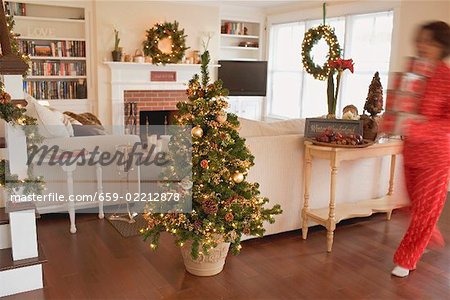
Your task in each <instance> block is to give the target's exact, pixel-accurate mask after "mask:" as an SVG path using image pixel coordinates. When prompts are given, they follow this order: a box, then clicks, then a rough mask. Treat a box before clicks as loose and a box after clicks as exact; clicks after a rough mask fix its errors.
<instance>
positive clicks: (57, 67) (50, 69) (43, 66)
mask: <svg viewBox="0 0 450 300" xmlns="http://www.w3.org/2000/svg"><path fill="white" fill-rule="evenodd" d="M31 75H32V76H85V75H86V63H85V62H84V61H83V62H60V61H56V62H52V61H33V62H32V63H31Z"/></svg>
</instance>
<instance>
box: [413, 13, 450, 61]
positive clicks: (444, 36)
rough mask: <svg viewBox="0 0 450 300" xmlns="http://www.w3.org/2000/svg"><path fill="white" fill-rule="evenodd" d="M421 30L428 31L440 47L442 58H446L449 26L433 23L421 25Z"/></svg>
mask: <svg viewBox="0 0 450 300" xmlns="http://www.w3.org/2000/svg"><path fill="white" fill-rule="evenodd" d="M420 29H421V30H428V31H430V32H431V34H432V36H433V40H435V41H436V42H437V43H439V45H441V46H442V49H443V54H442V58H446V57H447V56H448V55H449V54H450V26H449V25H448V24H447V23H445V22H442V21H434V22H430V23H427V24H424V25H422V27H420Z"/></svg>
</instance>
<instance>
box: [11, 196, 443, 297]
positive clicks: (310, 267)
mask: <svg viewBox="0 0 450 300" xmlns="http://www.w3.org/2000/svg"><path fill="white" fill-rule="evenodd" d="M68 222H69V221H68V216H67V215H43V216H42V218H41V219H40V220H39V221H38V226H39V241H40V243H41V244H42V248H43V249H44V251H45V254H46V256H47V259H48V263H47V264H45V266H44V280H45V288H44V289H42V290H38V291H33V292H28V293H23V294H19V295H15V296H11V297H8V299H94V298H97V299H100V298H103V299H161V298H164V299H294V298H295V299H449V295H450V251H449V250H450V204H449V203H448V202H447V204H446V207H445V208H444V212H443V214H442V216H441V219H440V221H439V227H440V229H441V231H442V234H443V235H444V238H445V239H446V240H447V246H446V247H445V248H443V249H439V250H432V251H430V252H429V253H426V254H424V256H423V257H422V260H421V262H420V263H419V264H418V268H417V270H416V271H413V272H411V274H410V276H409V277H407V278H404V279H400V278H395V277H392V276H391V275H390V271H391V269H392V267H393V263H392V256H393V254H394V251H395V249H396V247H397V245H398V243H399V241H400V239H401V237H402V235H403V234H404V231H405V229H406V226H407V224H408V217H407V214H406V213H405V212H404V211H395V212H394V213H393V215H392V220H391V221H386V220H385V215H384V214H377V215H374V216H372V217H369V218H362V219H353V220H350V221H346V222H342V223H341V224H339V225H338V228H337V229H336V231H335V239H334V245H333V252H332V253H327V252H326V237H325V231H324V229H323V227H314V228H313V229H311V230H310V233H309V237H308V239H307V240H306V241H304V240H302V239H301V232H300V231H294V232H289V233H283V234H279V235H275V236H269V237H265V238H263V239H256V240H250V241H246V242H244V243H243V249H242V253H241V254H240V255H239V256H229V257H228V258H227V262H226V265H225V269H224V271H223V272H222V273H220V274H219V275H217V276H214V277H208V278H200V277H195V276H193V275H190V274H189V273H187V272H186V271H185V270H184V265H183V261H182V258H181V254H180V251H179V249H178V248H177V247H176V246H175V245H174V244H173V243H172V240H171V237H170V236H167V235H165V236H164V237H163V238H162V243H161V245H160V247H159V249H158V251H157V252H152V251H151V250H150V248H149V247H148V245H147V244H145V243H144V242H143V241H142V239H141V237H139V236H137V237H132V238H127V239H125V238H122V237H121V236H120V235H119V233H117V231H116V230H115V229H114V228H113V227H112V226H111V225H110V224H109V223H108V221H106V220H98V219H96V216H95V215H83V214H78V215H77V226H78V233H77V234H75V235H72V234H70V233H69V225H68Z"/></svg>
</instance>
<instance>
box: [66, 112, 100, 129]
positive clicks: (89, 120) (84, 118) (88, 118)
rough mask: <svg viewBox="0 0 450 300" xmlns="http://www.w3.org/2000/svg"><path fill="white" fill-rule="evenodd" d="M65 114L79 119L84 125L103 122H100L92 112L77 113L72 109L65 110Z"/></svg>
mask: <svg viewBox="0 0 450 300" xmlns="http://www.w3.org/2000/svg"><path fill="white" fill-rule="evenodd" d="M64 114H65V115H67V116H69V117H71V118H73V119H75V120H77V121H78V122H80V123H81V124H83V125H100V126H101V125H102V123H101V122H100V120H99V119H98V118H97V117H96V116H95V115H94V114H91V113H88V112H86V113H82V114H76V113H73V112H71V111H65V112H64Z"/></svg>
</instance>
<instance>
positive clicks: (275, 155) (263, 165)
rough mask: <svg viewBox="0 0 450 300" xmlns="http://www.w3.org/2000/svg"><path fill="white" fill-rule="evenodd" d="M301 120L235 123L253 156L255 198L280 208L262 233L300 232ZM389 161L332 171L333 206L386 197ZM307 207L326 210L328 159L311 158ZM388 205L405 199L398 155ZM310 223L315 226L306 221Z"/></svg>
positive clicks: (354, 164)
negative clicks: (335, 183)
mask: <svg viewBox="0 0 450 300" xmlns="http://www.w3.org/2000/svg"><path fill="white" fill-rule="evenodd" d="M304 121H305V120H303V119H297V120H289V121H278V122H273V123H264V122H259V121H251V120H246V119H240V122H241V128H240V134H241V136H242V137H244V138H245V139H246V144H247V145H248V147H249V149H250V151H251V152H252V154H253V155H254V156H255V165H254V166H253V167H252V168H250V171H249V175H248V180H249V181H252V182H258V183H259V184H260V191H261V195H262V196H265V197H268V198H269V200H270V202H269V205H273V204H280V205H281V208H282V209H283V213H282V214H281V215H278V216H276V222H275V223H274V224H266V235H269V234H276V233H280V232H286V231H290V230H295V229H300V228H301V221H302V217H301V210H302V208H303V160H304V151H303V149H304V137H303V131H304ZM389 164H390V157H383V158H373V159H365V160H360V161H346V162H344V163H342V165H341V167H340V169H339V173H338V187H337V191H336V203H337V205H339V203H343V202H356V201H358V200H365V199H369V198H376V197H381V196H383V195H385V194H386V193H387V189H388V181H389ZM311 176H312V179H311V193H310V208H320V207H328V203H329V189H330V188H329V186H330V167H329V161H325V160H316V159H315V160H314V161H313V169H312V175H311ZM395 177H396V178H395V187H394V195H393V196H394V198H393V199H394V201H402V200H405V197H407V193H406V190H405V187H404V179H403V168H402V160H401V157H400V158H399V159H397V165H396V176H395ZM310 225H315V224H314V223H311V224H310Z"/></svg>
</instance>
